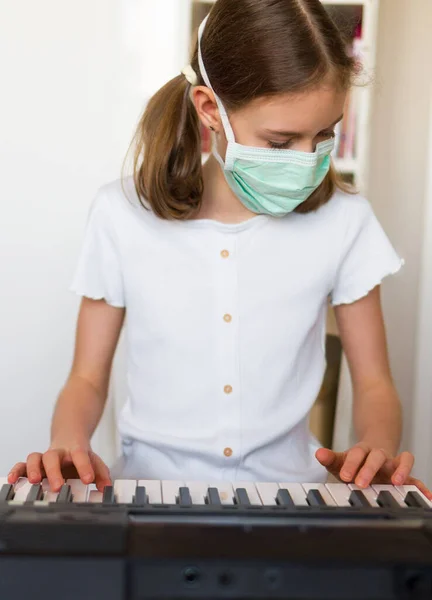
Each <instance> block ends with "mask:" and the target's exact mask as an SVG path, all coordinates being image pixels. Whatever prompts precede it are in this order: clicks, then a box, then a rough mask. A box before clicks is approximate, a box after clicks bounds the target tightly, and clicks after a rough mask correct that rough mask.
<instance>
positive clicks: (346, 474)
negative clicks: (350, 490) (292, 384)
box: [340, 446, 369, 482]
mask: <svg viewBox="0 0 432 600" xmlns="http://www.w3.org/2000/svg"><path fill="white" fill-rule="evenodd" d="M368 454H369V449H368V448H365V447H363V446H354V448H351V450H349V451H348V453H347V456H346V459H345V462H344V464H343V465H342V467H341V472H340V478H341V479H342V481H346V482H349V481H354V479H355V477H356V475H357V472H358V470H359V469H360V467H361V466H362V464H363V463H364V461H365V459H366V457H367V456H368Z"/></svg>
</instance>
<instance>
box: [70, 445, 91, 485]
mask: <svg viewBox="0 0 432 600" xmlns="http://www.w3.org/2000/svg"><path fill="white" fill-rule="evenodd" d="M71 457H72V461H73V464H74V465H75V468H76V470H77V472H78V476H79V478H80V479H81V481H82V482H83V483H85V484H87V485H88V484H89V483H92V482H93V481H94V479H95V473H94V470H93V466H92V464H91V460H90V456H89V453H88V451H86V450H73V451H72V452H71Z"/></svg>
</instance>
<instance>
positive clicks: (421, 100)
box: [369, 0, 432, 483]
mask: <svg viewBox="0 0 432 600" xmlns="http://www.w3.org/2000/svg"><path fill="white" fill-rule="evenodd" d="M431 31H432V3H431V2H430V0H410V1H409V2H407V1H406V0H381V14H380V24H379V33H378V57H377V58H378V60H377V73H376V81H375V83H374V86H375V102H374V111H373V115H374V118H373V122H372V143H371V166H370V169H371V171H370V181H369V195H370V199H371V201H372V202H373V206H374V208H375V211H376V213H377V215H378V217H379V219H380V220H381V222H382V223H383V225H384V227H385V229H386V231H387V232H388V234H389V236H390V238H391V239H392V241H393V243H394V244H395V246H396V248H397V249H398V251H399V252H400V254H401V255H402V256H403V257H404V258H405V260H406V266H405V268H404V271H403V273H401V275H400V276H397V277H394V278H390V279H389V280H388V281H387V282H386V284H385V286H384V290H383V291H384V311H385V315H386V324H387V330H388V340H389V348H390V357H391V364H392V370H393V374H394V378H395V382H396V385H397V388H398V390H399V393H400V395H401V397H402V400H403V404H404V409H405V429H404V444H403V445H404V447H405V448H409V449H414V450H415V452H416V454H417V463H418V473H419V474H420V475H421V476H422V477H424V478H425V479H427V480H428V482H429V483H432V467H431V466H430V459H429V457H430V454H429V446H427V447H426V446H425V442H426V438H430V431H431V429H432V420H431V419H430V418H429V421H426V422H425V421H424V418H425V417H426V418H428V411H427V408H428V406H429V405H430V403H431V401H432V386H431V385H429V387H428V385H427V384H426V378H427V376H428V373H429V372H430V370H431V367H430V357H431V354H429V356H426V352H427V348H429V352H432V347H431V344H432V340H430V339H429V341H428V339H427V338H426V334H427V333H429V335H430V333H431V332H432V329H431V327H432V305H431V304H429V306H428V305H427V302H426V297H427V296H428V295H429V294H430V292H431V290H430V286H431V285H432V280H431V279H430V278H429V279H428V280H427V279H426V277H427V276H428V274H429V271H428V266H427V265H428V264H430V263H427V262H425V261H426V260H427V259H430V257H428V256H426V252H431V250H432V246H431V245H430V242H429V240H428V239H427V238H426V237H425V234H429V235H431V236H432V226H431V224H430V218H431V211H432V194H431V192H430V188H429V187H428V186H429V176H430V169H431V166H432V163H431V160H430V158H429V156H430V152H432V128H431V127H430V123H431V118H432V94H431V90H432V61H431V60H430V57H431V56H432V36H431ZM427 215H429V217H427ZM420 317H421V322H420V320H419V319H420ZM420 348H421V354H420V353H419V349H420ZM430 383H432V382H430V380H429V384H430ZM419 386H420V387H419ZM416 395H417V397H416ZM422 423H423V433H422V431H421V430H420V429H419V426H420V427H421V426H422ZM419 436H422V437H421V438H420V437H419ZM419 442H420V443H419Z"/></svg>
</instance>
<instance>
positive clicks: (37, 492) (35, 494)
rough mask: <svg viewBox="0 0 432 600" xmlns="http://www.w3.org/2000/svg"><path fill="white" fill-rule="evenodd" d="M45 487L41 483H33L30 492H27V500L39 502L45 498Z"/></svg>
mask: <svg viewBox="0 0 432 600" xmlns="http://www.w3.org/2000/svg"><path fill="white" fill-rule="evenodd" d="M43 495H44V493H43V489H42V485H41V484H40V483H37V484H35V485H32V486H31V488H30V491H29V493H28V494H27V498H26V502H37V501H38V500H43Z"/></svg>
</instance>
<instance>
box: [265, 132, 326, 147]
mask: <svg viewBox="0 0 432 600" xmlns="http://www.w3.org/2000/svg"><path fill="white" fill-rule="evenodd" d="M318 137H324V138H334V137H336V132H335V131H322V132H321V133H319V134H318ZM293 141H294V140H293V139H291V140H288V141H287V142H282V143H278V142H269V146H270V148H273V149H275V150H285V149H287V148H289V147H290V145H291V144H292V142H293Z"/></svg>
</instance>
